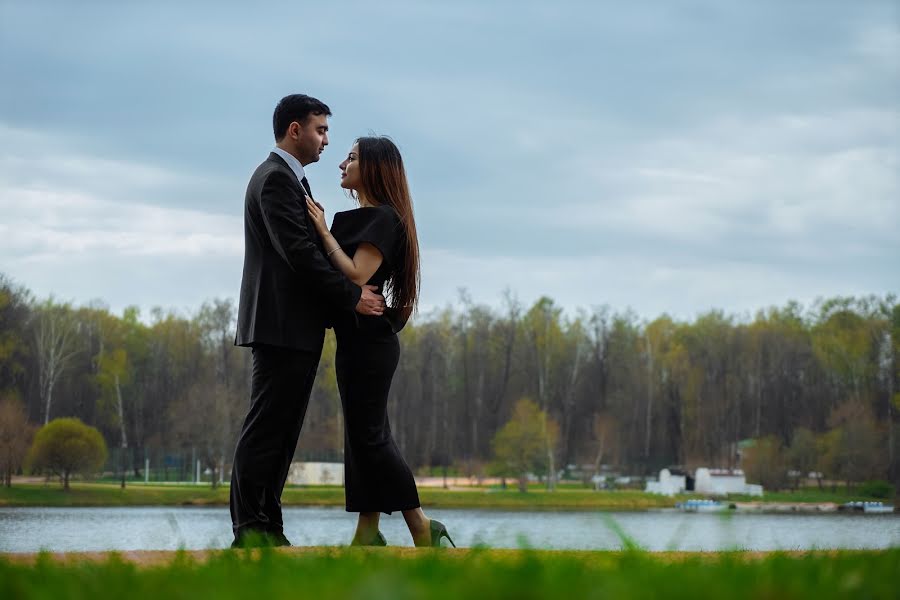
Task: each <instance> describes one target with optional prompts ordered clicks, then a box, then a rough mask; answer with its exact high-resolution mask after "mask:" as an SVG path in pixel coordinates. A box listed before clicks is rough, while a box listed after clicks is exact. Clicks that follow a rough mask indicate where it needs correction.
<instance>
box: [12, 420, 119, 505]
mask: <svg viewBox="0 0 900 600" xmlns="http://www.w3.org/2000/svg"><path fill="white" fill-rule="evenodd" d="M106 457H107V451H106V441H104V439H103V436H102V435H101V434H100V431H98V430H97V429H96V428H94V427H91V426H90V425H85V424H84V423H82V422H81V420H80V419H75V418H64V419H53V420H52V421H50V422H49V423H47V424H46V425H44V426H43V427H41V428H40V429H39V430H38V432H37V434H36V435H35V436H34V443H33V444H32V446H31V451H30V452H29V454H28V458H27V461H26V462H27V464H28V466H29V468H30V470H31V471H32V472H50V473H53V474H55V475H58V476H59V477H60V478H61V479H62V483H63V489H65V490H68V489H69V478H70V477H71V476H72V475H73V474H76V473H80V474H84V475H87V474H91V473H95V472H97V471H99V470H100V469H101V468H102V467H103V464H104V463H105V462H106Z"/></svg>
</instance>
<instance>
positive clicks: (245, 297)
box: [234, 152, 362, 352]
mask: <svg viewBox="0 0 900 600" xmlns="http://www.w3.org/2000/svg"><path fill="white" fill-rule="evenodd" d="M361 292H362V290H361V289H360V287H359V286H357V285H355V284H354V283H352V282H351V281H350V280H348V279H347V278H346V277H344V275H343V274H342V273H340V272H339V271H337V270H335V269H334V268H332V266H331V263H329V262H328V259H327V258H326V257H325V255H324V253H323V248H322V241H321V239H320V238H319V235H318V233H317V232H316V231H315V228H314V227H313V224H312V222H311V221H310V220H309V216H308V213H307V212H306V194H305V192H304V190H303V187H302V186H301V185H300V182H299V181H297V176H296V175H294V172H293V171H291V169H290V167H288V166H287V163H285V162H284V160H283V159H282V158H281V157H280V156H278V155H277V154H275V153H274V152H273V153H271V154H269V158H268V159H266V161H265V162H263V163H262V164H261V165H259V167H257V169H256V172H254V173H253V176H252V177H251V178H250V183H249V184H248V185H247V195H246V199H245V203H244V274H243V278H242V280H241V300H240V306H239V308H238V323H237V334H236V336H235V340H234V343H235V345H237V346H252V345H254V344H268V345H271V346H282V347H286V348H293V349H298V350H310V351H314V352H318V351H320V350H321V347H322V341H323V339H324V337H325V327H326V324H327V323H328V321H329V317H328V315H329V314H330V313H331V312H333V311H336V310H341V309H350V310H353V309H354V308H355V307H356V304H357V302H359V296H360V294H361Z"/></svg>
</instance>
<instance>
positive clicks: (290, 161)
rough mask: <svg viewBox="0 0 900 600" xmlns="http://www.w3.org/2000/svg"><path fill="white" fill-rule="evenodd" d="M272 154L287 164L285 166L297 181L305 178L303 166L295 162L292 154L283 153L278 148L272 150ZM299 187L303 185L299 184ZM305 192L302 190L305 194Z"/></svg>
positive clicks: (297, 161)
mask: <svg viewBox="0 0 900 600" xmlns="http://www.w3.org/2000/svg"><path fill="white" fill-rule="evenodd" d="M272 152H274V153H275V154H277V155H278V156H280V157H281V158H283V159H284V162H286V163H287V166H289V167H290V168H291V171H293V172H294V175H296V176H297V181H303V178H304V177H306V172H305V171H304V170H303V165H301V164H300V161H299V160H297V159H296V158H295V157H294V155H293V154H291V153H290V152H285V151H284V150H282V149H281V148H279V147H278V146H275V148H273V149H272ZM300 187H301V188H302V187H303V184H302V183H301V184H300ZM305 191H306V190H304V193H305Z"/></svg>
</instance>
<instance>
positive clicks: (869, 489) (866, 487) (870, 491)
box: [856, 479, 894, 500]
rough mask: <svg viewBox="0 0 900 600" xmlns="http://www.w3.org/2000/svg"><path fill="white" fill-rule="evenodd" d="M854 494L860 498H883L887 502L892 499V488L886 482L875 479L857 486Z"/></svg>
mask: <svg viewBox="0 0 900 600" xmlns="http://www.w3.org/2000/svg"><path fill="white" fill-rule="evenodd" d="M856 493H857V494H859V495H860V496H868V497H869V498H883V499H885V500H887V499H888V498H893V496H894V486H892V485H891V484H890V483H888V482H887V481H881V480H878V479H876V480H874V481H866V482H864V483H861V484H859V487H858V488H856Z"/></svg>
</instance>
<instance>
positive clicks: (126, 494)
mask: <svg viewBox="0 0 900 600" xmlns="http://www.w3.org/2000/svg"><path fill="white" fill-rule="evenodd" d="M419 498H420V500H421V501H422V504H423V506H425V507H428V508H487V509H491V508H493V509H504V510H646V509H649V508H665V507H671V506H675V502H676V501H677V499H675V498H666V497H664V496H656V495H652V494H645V493H643V492H637V491H630V490H627V491H626V490H622V491H608V492H594V491H591V490H585V489H560V490H557V491H555V492H552V493H548V492H547V491H545V490H531V491H529V492H528V493H525V494H522V493H519V492H517V491H515V490H494V489H488V488H475V489H473V490H471V491H455V490H444V489H441V488H422V489H420V490H419ZM282 503H283V504H284V505H285V506H343V505H344V489H343V488H341V487H337V486H333V487H324V486H322V487H288V488H285V490H284V495H283V496H282ZM227 505H228V488H227V487H220V488H218V489H212V488H211V487H209V486H194V485H186V486H182V485H178V486H174V485H169V486H162V485H153V484H148V485H144V484H130V485H128V486H127V487H126V488H125V489H124V490H123V489H121V488H120V487H119V486H118V485H117V484H102V483H73V484H72V489H71V490H70V491H69V492H64V491H63V490H62V489H61V487H60V486H59V485H57V484H48V485H44V484H19V485H14V486H13V487H11V488H5V487H0V506H227Z"/></svg>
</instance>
